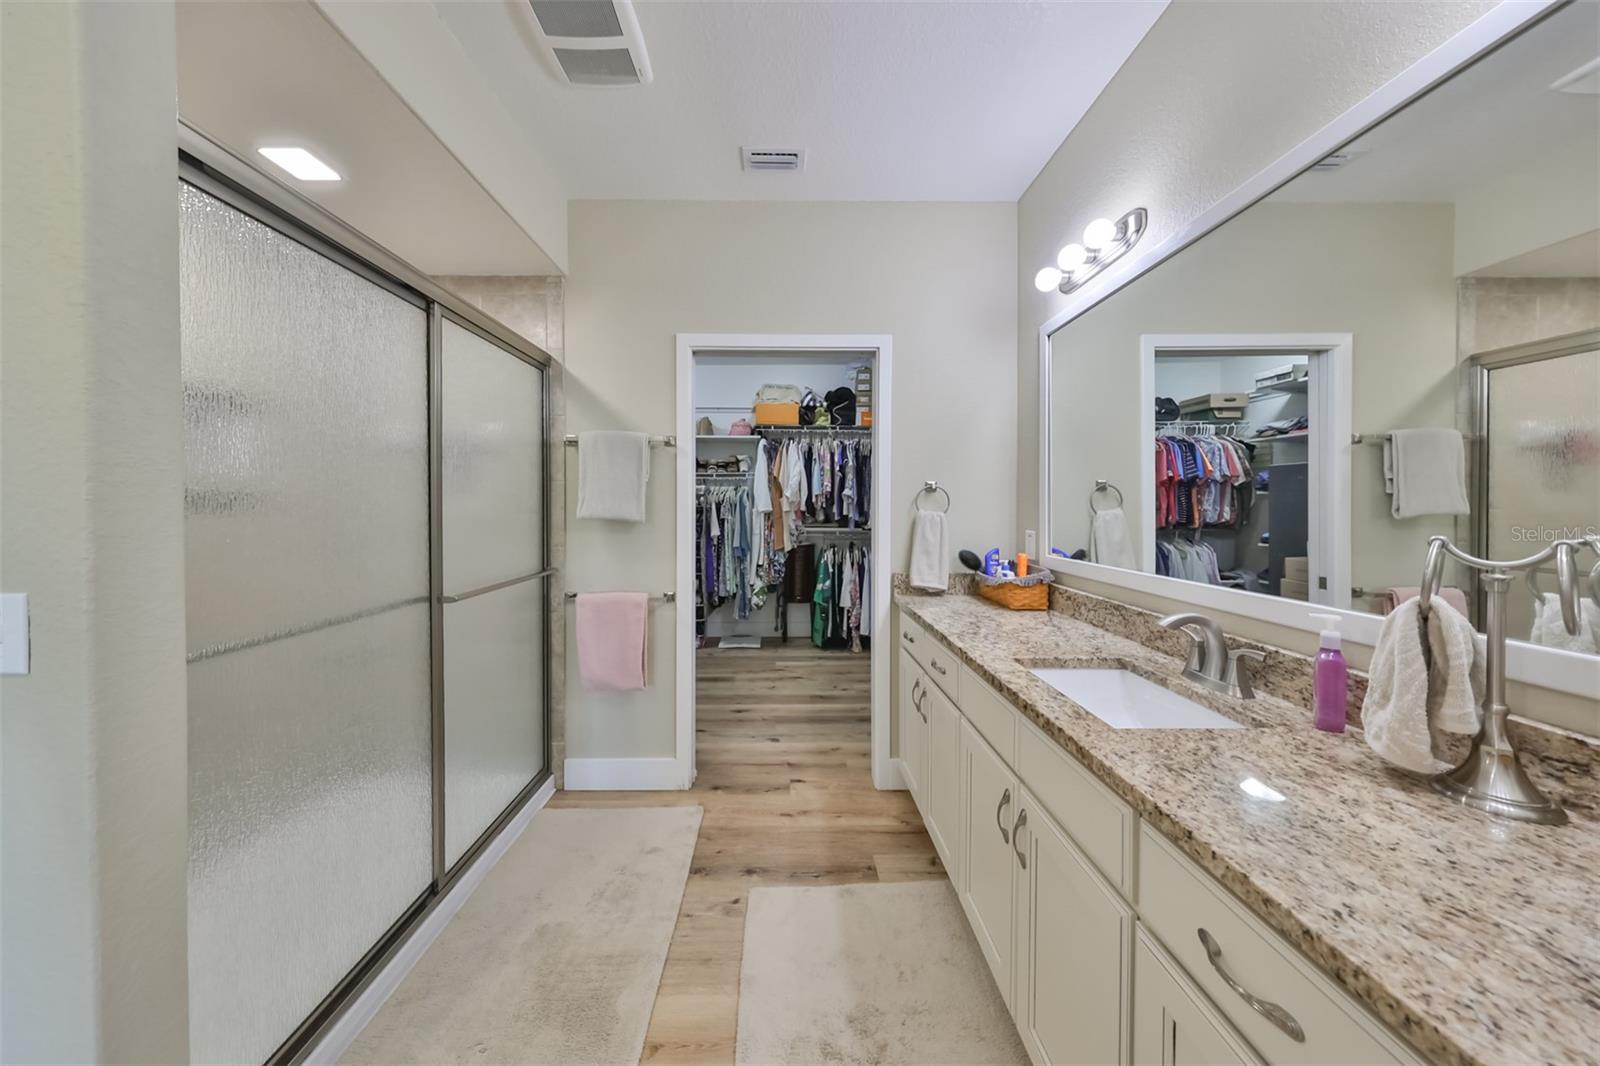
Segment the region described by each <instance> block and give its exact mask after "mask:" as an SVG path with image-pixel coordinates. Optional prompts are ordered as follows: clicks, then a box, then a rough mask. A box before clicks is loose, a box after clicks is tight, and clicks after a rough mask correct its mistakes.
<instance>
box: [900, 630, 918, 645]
mask: <svg viewBox="0 0 1600 1066" xmlns="http://www.w3.org/2000/svg"><path fill="white" fill-rule="evenodd" d="M900 639H901V640H903V641H905V642H906V643H907V644H915V643H916V642H917V638H916V637H914V636H912V635H911V634H910V633H907V632H906V631H905V630H903V629H902V630H901V631H900Z"/></svg>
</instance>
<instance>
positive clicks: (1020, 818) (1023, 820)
mask: <svg viewBox="0 0 1600 1066" xmlns="http://www.w3.org/2000/svg"><path fill="white" fill-rule="evenodd" d="M1027 824H1028V812H1027V811H1020V812H1018V814H1017V822H1016V824H1015V825H1013V826H1012V827H1011V850H1012V851H1014V852H1016V853H1017V861H1018V862H1020V863H1021V864H1022V868H1023V869H1024V870H1026V869H1027V868H1028V856H1027V855H1026V854H1025V853H1024V852H1023V850H1022V849H1021V848H1019V847H1017V845H1018V844H1020V843H1022V827H1023V826H1025V825H1027Z"/></svg>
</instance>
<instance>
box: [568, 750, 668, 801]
mask: <svg viewBox="0 0 1600 1066" xmlns="http://www.w3.org/2000/svg"><path fill="white" fill-rule="evenodd" d="M563 784H564V785H565V787H566V789H567V791H569V792H661V791H673V790H680V789H684V788H687V787H688V784H687V783H686V782H685V781H684V779H683V767H682V765H681V764H680V763H679V761H678V760H677V759H676V758H673V757H670V756H662V757H660V758H638V759H568V760H567V761H566V764H565V775H564V778H563Z"/></svg>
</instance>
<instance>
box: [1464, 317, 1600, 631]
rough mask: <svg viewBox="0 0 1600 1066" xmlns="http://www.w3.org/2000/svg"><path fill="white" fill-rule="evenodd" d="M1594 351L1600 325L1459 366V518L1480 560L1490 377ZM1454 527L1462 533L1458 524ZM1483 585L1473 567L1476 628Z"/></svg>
mask: <svg viewBox="0 0 1600 1066" xmlns="http://www.w3.org/2000/svg"><path fill="white" fill-rule="evenodd" d="M1597 349H1600V329H1587V330H1580V331H1578V332H1577V333H1564V334H1561V335H1560V336H1556V337H1545V338H1543V339H1541V340H1536V341H1529V342H1528V343H1526V344H1514V345H1511V346H1509V347H1506V348H1494V349H1491V350H1490V351H1487V352H1478V353H1477V354H1475V355H1473V356H1471V357H1470V358H1469V359H1468V360H1467V361H1466V363H1465V364H1463V367H1464V370H1465V373H1466V374H1467V382H1466V387H1467V390H1468V393H1469V395H1470V397H1471V400H1470V405H1469V409H1470V424H1469V425H1468V426H1467V427H1466V436H1467V440H1468V441H1469V447H1468V449H1467V455H1468V458H1469V460H1470V464H1471V486H1472V514H1471V515H1470V516H1469V517H1468V518H1466V519H1463V521H1464V522H1467V523H1469V524H1470V528H1469V529H1468V530H1467V531H1466V532H1467V535H1468V539H1469V540H1470V542H1471V544H1472V554H1474V555H1476V556H1478V557H1479V558H1480V559H1486V558H1488V557H1489V555H1488V553H1489V404H1490V402H1491V396H1490V389H1489V375H1490V374H1491V373H1493V372H1494V371H1496V370H1504V369H1506V368H1507V367H1513V366H1523V365H1526V364H1528V363H1542V362H1545V361H1547V360H1550V359H1561V358H1564V357H1566V356H1569V355H1582V354H1584V353H1585V352H1592V351H1595V350H1597ZM1457 531H1458V532H1460V529H1459V527H1458V530H1457ZM1551 572H1552V573H1553V571H1551ZM1483 589H1484V585H1483V574H1482V572H1481V571H1479V570H1476V569H1474V570H1473V571H1472V620H1473V624H1474V625H1476V626H1477V627H1478V628H1479V629H1482V628H1483V626H1484V610H1485V602H1484V601H1485V596H1484V594H1483Z"/></svg>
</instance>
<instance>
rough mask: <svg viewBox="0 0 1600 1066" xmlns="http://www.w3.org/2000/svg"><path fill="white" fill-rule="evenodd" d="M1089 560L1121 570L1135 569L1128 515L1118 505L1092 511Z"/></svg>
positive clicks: (1137, 566)
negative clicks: (1092, 520)
mask: <svg viewBox="0 0 1600 1066" xmlns="http://www.w3.org/2000/svg"><path fill="white" fill-rule="evenodd" d="M1089 560H1090V561H1091V562H1096V563H1104V564H1105V565H1107V566H1115V567H1120V568H1121V569H1123V570H1137V569H1138V568H1139V564H1138V563H1137V562H1136V561H1135V560H1134V557H1133V538H1131V537H1130V536H1128V516H1127V515H1125V514H1123V513H1122V508H1120V507H1108V508H1106V509H1105V510H1104V511H1096V512H1095V513H1094V522H1093V523H1092V524H1091V525H1090V527H1089Z"/></svg>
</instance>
